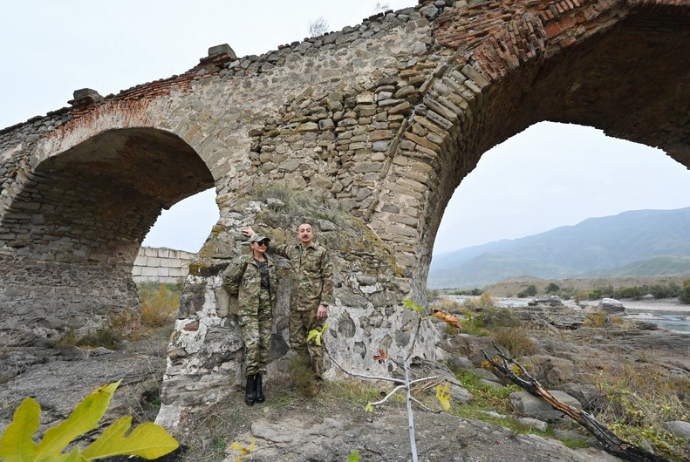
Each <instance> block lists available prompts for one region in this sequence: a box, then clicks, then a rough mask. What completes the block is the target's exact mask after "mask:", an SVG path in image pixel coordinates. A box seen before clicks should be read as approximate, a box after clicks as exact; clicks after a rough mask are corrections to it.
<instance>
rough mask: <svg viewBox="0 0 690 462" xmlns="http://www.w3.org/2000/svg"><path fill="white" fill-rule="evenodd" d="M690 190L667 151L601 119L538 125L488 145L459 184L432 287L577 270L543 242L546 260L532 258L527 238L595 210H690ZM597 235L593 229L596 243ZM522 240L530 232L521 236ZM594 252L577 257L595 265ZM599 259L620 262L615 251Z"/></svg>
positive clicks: (439, 239)
mask: <svg viewBox="0 0 690 462" xmlns="http://www.w3.org/2000/svg"><path fill="white" fill-rule="evenodd" d="M689 195H690V172H688V171H687V170H686V169H685V168H683V166H682V165H680V164H678V163H677V162H675V161H674V160H672V159H670V158H669V157H668V156H665V154H664V153H663V152H662V151H660V150H658V149H654V148H650V147H648V146H643V145H640V144H637V143H631V142H627V141H623V140H619V139H614V138H610V137H606V136H605V135H604V134H603V133H601V131H599V130H595V129H593V128H591V127H583V126H576V125H565V124H555V123H539V124H536V125H534V126H532V127H530V128H528V129H527V130H525V131H524V132H522V133H520V134H518V135H516V136H514V137H512V138H510V139H509V140H506V141H505V142H504V143H501V144H500V145H498V146H496V147H495V148H493V149H491V150H489V151H487V152H486V153H485V154H484V155H483V156H482V159H481V160H480V162H479V164H478V165H477V167H476V168H475V169H474V170H473V171H472V172H471V173H470V174H469V175H468V176H467V177H466V178H465V179H464V180H463V182H461V183H460V185H459V186H458V188H457V189H456V190H455V192H454V195H453V198H452V199H451V200H450V202H449V204H448V206H447V208H446V210H445V211H444V216H443V220H442V222H441V224H440V227H439V231H438V234H437V236H436V241H435V248H434V258H433V260H432V263H431V266H430V273H429V278H428V281H427V285H428V287H429V288H432V289H438V288H460V289H475V288H482V287H485V286H487V285H490V284H493V283H496V282H499V281H500V280H502V279H505V278H509V277H522V276H531V277H539V278H547V279H549V278H551V279H558V278H563V277H574V276H576V275H577V274H576V272H577V270H578V268H577V267H573V268H572V269H571V270H572V271H575V272H570V273H567V271H566V270H567V268H568V265H567V264H566V262H569V261H571V260H572V256H571V255H570V256H569V255H560V260H559V259H557V258H555V257H554V255H551V254H548V252H547V250H546V249H542V250H543V251H542V261H537V260H536V259H535V260H534V261H532V260H529V259H528V258H527V257H525V255H527V254H528V253H529V252H528V251H527V250H525V248H526V246H528V244H529V243H528V242H526V241H528V240H529V239H532V238H531V236H535V235H538V234H541V233H546V232H548V231H551V230H554V229H556V228H559V227H562V226H574V225H576V224H578V223H580V222H582V221H584V220H586V219H587V218H590V217H605V216H613V215H617V214H619V213H623V212H626V211H630V210H671V209H681V208H687V207H689V206H690V201H689V200H688V199H687V197H688V196H689ZM627 232H629V233H632V234H635V233H637V231H636V230H627ZM597 237H598V236H591V240H592V243H593V244H592V245H595V244H594V242H595V241H596V239H597ZM521 238H526V239H525V240H523V241H517V242H516V241H513V240H519V239H521ZM531 245H532V246H533V245H534V244H531ZM589 250H590V251H592V252H594V251H596V249H589ZM603 250H604V252H605V251H606V249H603ZM610 250H612V249H610ZM551 251H553V249H551ZM532 253H534V252H532ZM518 255H523V257H522V258H518V257H517V256H518ZM589 256H591V255H589V254H588V253H587V252H585V251H584V250H583V252H582V257H583V258H582V259H581V260H582V261H579V262H577V263H578V264H584V265H585V266H587V264H591V263H592V262H591V261H588V260H587V258H586V257H589ZM644 257H645V255H640V260H642V259H644ZM556 260H558V261H559V262H560V263H561V266H558V265H557V264H556V263H555V261H556ZM571 263H574V262H571ZM622 263H623V262H618V266H623V264H622ZM625 263H629V262H625ZM597 264H599V265H602V267H601V268H597V269H604V267H605V266H607V265H608V266H611V265H614V266H612V267H611V268H606V269H613V268H614V267H615V266H616V262H615V261H609V260H608V259H605V258H601V259H600V261H598V262H597ZM580 269H581V270H582V271H581V272H584V270H583V269H582V268H580ZM564 271H566V272H564Z"/></svg>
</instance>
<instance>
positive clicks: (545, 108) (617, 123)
mask: <svg viewBox="0 0 690 462" xmlns="http://www.w3.org/2000/svg"><path fill="white" fill-rule="evenodd" d="M689 25H690V21H689V20H688V18H683V17H680V16H678V17H676V16H672V15H671V14H669V13H668V12H667V11H665V10H664V11H660V12H655V11H651V12H650V11H646V10H645V11H639V12H637V13H636V14H630V15H628V16H627V17H625V18H624V19H621V20H620V21H619V22H618V23H616V24H615V25H613V26H612V27H610V28H609V29H607V30H606V31H605V32H601V33H599V34H597V35H595V36H592V37H589V38H588V39H586V40H584V41H582V42H579V43H575V44H573V45H571V46H569V47H567V48H565V49H562V50H560V51H558V53H556V54H554V55H553V56H550V57H548V58H546V59H543V60H534V61H532V62H529V63H525V64H524V66H522V67H521V68H519V69H517V70H516V71H515V72H512V73H509V74H508V75H507V76H505V77H504V78H503V79H502V80H500V81H496V82H495V83H493V84H492V85H491V86H490V87H489V88H488V89H487V92H486V94H485V95H482V97H481V100H482V102H483V104H482V106H481V107H480V109H479V111H478V112H477V113H475V114H473V117H472V118H468V117H465V119H464V120H461V121H460V122H459V123H458V125H457V126H456V127H455V130H456V131H455V133H454V134H451V139H450V140H449V142H447V143H445V145H444V146H443V150H442V152H441V153H440V155H439V160H438V163H439V165H441V166H442V168H441V169H440V170H438V174H437V179H436V184H437V185H438V187H437V188H435V189H434V190H432V192H431V198H430V199H429V200H428V204H429V205H428V208H427V210H426V212H425V215H426V217H427V218H426V220H425V224H424V232H423V234H422V243H421V258H422V261H426V262H430V261H431V253H432V248H433V243H434V241H435V238H436V233H437V231H438V227H439V225H440V221H441V217H442V216H443V214H444V211H445V209H446V205H447V204H448V202H449V200H450V198H451V196H452V194H453V192H454V191H455V189H456V188H457V186H458V185H459V184H460V182H461V181H462V180H463V179H464V178H465V177H466V176H467V175H468V174H469V173H470V172H471V171H472V170H473V169H474V168H475V167H476V165H477V163H478V162H479V160H480V158H481V156H482V155H483V154H484V153H485V152H486V151H488V150H489V149H491V148H492V147H494V146H496V145H497V144H499V143H502V142H503V141H505V140H507V139H509V138H510V137H512V136H514V135H516V134H517V133H520V132H522V131H524V130H525V129H526V128H528V127H530V126H531V125H534V124H536V123H539V122H542V121H550V122H560V123H565V124H578V125H584V126H588V127H594V128H596V129H599V130H603V132H604V133H605V134H606V135H609V136H613V137H616V138H620V139H623V140H627V141H633V142H636V143H640V144H644V145H646V146H651V147H658V148H660V149H661V150H663V151H664V152H665V153H666V154H667V155H669V156H670V157H671V158H672V159H674V160H675V161H677V162H679V163H680V164H681V165H684V166H686V167H687V166H690V143H688V141H689V140H690V123H689V120H690V119H688V115H687V107H688V106H689V105H690V91H688V87H687V85H688V83H687V82H689V81H690V68H688V66H686V65H685V62H686V58H685V54H686V53H685V51H684V50H687V49H688V46H690V27H688V26H689ZM417 273H418V274H417V275H416V277H417V278H419V279H420V280H423V281H426V280H427V276H428V266H426V265H420V267H419V270H418V272H417Z"/></svg>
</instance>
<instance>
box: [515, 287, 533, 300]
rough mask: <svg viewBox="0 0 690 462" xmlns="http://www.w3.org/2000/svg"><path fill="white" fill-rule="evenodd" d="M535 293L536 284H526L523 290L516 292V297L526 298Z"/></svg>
mask: <svg viewBox="0 0 690 462" xmlns="http://www.w3.org/2000/svg"><path fill="white" fill-rule="evenodd" d="M535 295H537V286H535V285H534V284H530V285H529V286H527V288H526V289H525V290H523V291H522V292H518V295H517V296H518V298H526V297H534V296H535Z"/></svg>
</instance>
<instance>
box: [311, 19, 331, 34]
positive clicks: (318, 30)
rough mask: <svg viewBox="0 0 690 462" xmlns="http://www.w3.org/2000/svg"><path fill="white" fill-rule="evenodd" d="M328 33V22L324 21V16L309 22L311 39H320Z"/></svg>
mask: <svg viewBox="0 0 690 462" xmlns="http://www.w3.org/2000/svg"><path fill="white" fill-rule="evenodd" d="M326 32H328V21H326V20H325V19H323V16H320V17H319V18H317V19H316V20H315V21H310V22H309V37H318V36H319V35H323V34H325V33H326Z"/></svg>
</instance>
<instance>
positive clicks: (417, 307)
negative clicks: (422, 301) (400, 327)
mask: <svg viewBox="0 0 690 462" xmlns="http://www.w3.org/2000/svg"><path fill="white" fill-rule="evenodd" d="M403 306H404V307H405V308H409V309H411V310H412V311H416V312H417V313H421V312H422V311H424V307H423V306H422V305H418V304H417V303H415V302H413V301H412V300H409V299H407V298H406V299H405V300H403Z"/></svg>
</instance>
